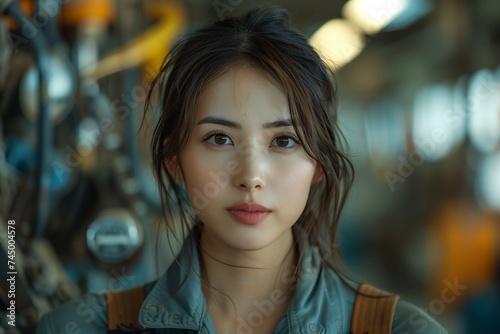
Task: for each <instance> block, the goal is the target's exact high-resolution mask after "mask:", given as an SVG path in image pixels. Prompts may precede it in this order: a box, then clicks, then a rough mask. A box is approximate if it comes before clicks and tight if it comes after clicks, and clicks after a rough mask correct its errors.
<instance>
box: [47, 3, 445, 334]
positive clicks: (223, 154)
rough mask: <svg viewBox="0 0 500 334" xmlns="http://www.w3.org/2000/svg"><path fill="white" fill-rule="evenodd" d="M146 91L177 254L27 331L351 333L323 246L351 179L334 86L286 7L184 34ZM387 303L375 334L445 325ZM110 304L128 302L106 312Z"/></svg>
mask: <svg viewBox="0 0 500 334" xmlns="http://www.w3.org/2000/svg"><path fill="white" fill-rule="evenodd" d="M154 87H156V88H157V89H160V91H161V96H160V101H161V112H160V116H159V120H158V123H157V124H156V127H155V131H154V135H153V141H152V144H153V151H152V153H153V163H154V170H155V172H156V176H157V178H158V181H159V186H160V190H161V193H162V197H163V203H165V212H164V216H165V222H166V224H167V227H168V228H169V229H170V230H174V229H177V228H174V227H173V226H170V225H169V224H171V223H170V222H173V221H178V219H174V216H176V215H180V217H181V219H180V220H181V222H182V224H183V225H182V226H184V227H185V229H186V230H189V231H190V232H189V234H188V236H187V238H186V240H185V242H184V244H183V247H182V250H181V252H180V254H179V256H178V258H177V259H176V261H175V262H174V263H173V264H172V265H171V266H170V267H169V268H168V270H167V271H166V273H165V274H163V276H162V277H161V278H159V279H158V281H155V282H153V283H151V284H147V285H146V286H145V287H140V288H139V289H138V290H137V289H136V290H135V291H139V292H138V293H139V295H136V294H134V297H133V298H132V297H130V296H132V295H128V296H129V297H125V298H124V297H123V296H124V295H119V294H108V295H107V296H101V295H88V296H86V297H85V298H84V299H83V300H81V301H75V302H72V303H70V304H68V305H67V306H66V307H64V308H61V309H59V310H56V311H54V312H52V313H51V314H49V315H48V316H45V317H44V318H43V319H42V320H41V323H40V327H39V331H38V333H66V332H68V328H70V329H71V333H80V331H81V333H105V332H106V331H107V330H108V328H109V330H110V331H113V330H116V331H120V330H126V329H132V330H135V331H137V332H152V333H259V334H266V333H350V332H351V330H352V331H353V332H355V333H361V332H364V331H357V329H354V328H358V329H359V328H362V327H359V326H358V327H356V326H355V325H353V323H354V322H363V321H365V322H366V321H368V320H367V318H368V317H369V316H366V315H365V316H359V314H358V315H356V316H353V308H354V307H353V305H354V304H355V300H356V296H357V292H358V284H357V283H354V282H350V281H349V280H348V279H346V278H344V277H343V276H342V275H341V274H340V271H339V269H338V267H337V266H336V262H335V258H336V255H337V254H336V253H335V249H334V247H333V242H334V238H335V231H336V227H337V223H338V220H339V215H340V212H341V209H342V206H343V204H344V201H345V199H346V196H347V193H348V191H349V188H350V185H351V182H352V176H353V170H352V166H351V163H350V162H349V160H348V158H347V157H346V155H345V154H344V153H343V152H342V149H341V142H342V140H341V139H342V136H341V132H340V130H339V129H338V127H337V123H336V109H335V105H336V102H337V101H336V88H335V84H334V81H333V76H332V73H331V71H330V70H329V69H328V67H327V66H326V65H325V63H324V62H323V61H322V60H321V58H320V57H319V56H318V54H317V53H316V52H315V50H314V49H313V48H312V47H311V46H310V45H309V44H308V42H307V40H306V39H305V38H304V37H303V36H302V35H300V34H299V33H298V32H296V31H295V30H293V29H292V28H291V27H290V26H289V24H288V15H287V12H286V11H285V10H282V9H266V10H255V11H252V12H249V13H248V14H246V15H245V16H243V17H239V18H228V19H225V20H223V21H221V22H217V23H215V24H213V25H211V26H208V27H205V28H203V29H200V30H197V31H195V32H194V33H192V34H190V35H188V36H187V37H185V38H184V39H183V40H181V41H180V42H179V43H178V44H177V45H176V46H175V47H174V48H173V49H172V50H171V52H170V53H169V55H168V57H167V59H166V62H165V64H164V66H163V67H162V69H161V71H160V73H159V75H158V76H157V77H156V79H155V80H154V83H153V88H154ZM186 196H187V198H188V199H189V201H187V200H186ZM361 294H363V292H362V293H361ZM366 294H367V295H370V293H366ZM137 296H139V297H137ZM127 298H129V299H127ZM143 299H144V300H143ZM393 300H394V301H395V302H394V304H393V305H394V308H393V309H390V307H389V311H388V312H385V313H383V315H382V316H381V318H380V319H382V321H381V322H383V323H384V324H383V326H385V327H386V328H388V332H390V333H391V332H392V333H445V330H444V329H443V328H442V327H441V326H440V325H439V324H437V323H436V322H435V321H434V320H433V319H432V318H430V317H429V316H427V315H426V314H425V313H424V312H423V311H421V310H420V309H418V308H417V307H415V306H413V305H411V304H409V303H407V302H405V301H403V300H399V301H397V299H393ZM396 301H397V303H396ZM113 303H114V305H115V306H113V307H114V309H113V311H110V309H109V305H111V304H113ZM116 305H126V306H125V308H126V307H129V308H134V305H136V310H135V311H130V310H128V311H127V310H124V309H123V308H122V311H123V312H125V313H127V314H129V315H127V316H126V317H122V318H120V319H121V320H118V321H117V320H116V319H115V317H114V315H113V314H115V313H116V314H117V313H119V312H118V311H116V307H117V306H116ZM381 307H385V306H383V303H382V304H379V307H375V309H374V310H377V309H378V310H379V309H380V308H381ZM118 308H120V306H118ZM358 308H359V307H358ZM134 312H135V313H134ZM377 312H378V311H377ZM127 317H128V318H127ZM112 318H113V319H112ZM353 318H355V319H353ZM123 319H125V320H123ZM110 322H112V323H110ZM68 326H69V327H68ZM382 332H383V331H381V332H380V333H382ZM370 333H375V332H370Z"/></svg>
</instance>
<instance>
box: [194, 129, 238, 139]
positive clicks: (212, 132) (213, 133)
mask: <svg viewBox="0 0 500 334" xmlns="http://www.w3.org/2000/svg"><path fill="white" fill-rule="evenodd" d="M213 135H222V136H227V137H228V138H229V139H231V136H229V134H227V133H226V132H224V131H222V130H212V131H210V132H208V133H207V134H206V135H205V136H203V138H202V139H201V141H202V142H205V141H207V140H208V139H210V137H212V136H213Z"/></svg>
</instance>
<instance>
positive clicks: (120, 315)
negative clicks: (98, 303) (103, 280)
mask: <svg viewBox="0 0 500 334" xmlns="http://www.w3.org/2000/svg"><path fill="white" fill-rule="evenodd" d="M143 301H144V287H143V286H138V287H135V288H131V289H127V290H121V291H108V292H106V302H107V304H108V330H116V329H118V328H119V329H121V330H122V331H126V329H128V328H130V329H132V328H134V329H139V328H142V326H141V325H140V324H139V311H140V310H141V306H142V302H143Z"/></svg>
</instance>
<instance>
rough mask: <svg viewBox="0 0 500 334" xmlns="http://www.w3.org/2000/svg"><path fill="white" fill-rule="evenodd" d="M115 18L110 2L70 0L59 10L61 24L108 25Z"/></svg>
mask: <svg viewBox="0 0 500 334" xmlns="http://www.w3.org/2000/svg"><path fill="white" fill-rule="evenodd" d="M114 18H115V9H114V5H113V1H112V0H72V1H68V2H67V3H65V4H64V5H63V6H62V9H61V23H62V24H64V25H79V24H81V23H84V22H88V21H100V22H105V23H110V22H112V21H113V20H114Z"/></svg>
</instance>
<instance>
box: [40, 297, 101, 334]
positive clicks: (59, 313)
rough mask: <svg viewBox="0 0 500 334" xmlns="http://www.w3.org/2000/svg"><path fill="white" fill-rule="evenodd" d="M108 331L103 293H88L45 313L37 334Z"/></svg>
mask: <svg viewBox="0 0 500 334" xmlns="http://www.w3.org/2000/svg"><path fill="white" fill-rule="evenodd" d="M59 333H96V334H98V333H107V305H106V298H105V296H104V295H103V294H86V295H84V296H82V297H81V298H79V299H75V300H72V301H69V302H67V303H65V304H63V305H61V306H59V307H58V308H56V309H54V310H52V311H51V312H49V313H47V314H45V315H44V316H43V317H42V318H41V319H40V322H39V323H38V327H37V331H36V334H59Z"/></svg>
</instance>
